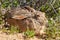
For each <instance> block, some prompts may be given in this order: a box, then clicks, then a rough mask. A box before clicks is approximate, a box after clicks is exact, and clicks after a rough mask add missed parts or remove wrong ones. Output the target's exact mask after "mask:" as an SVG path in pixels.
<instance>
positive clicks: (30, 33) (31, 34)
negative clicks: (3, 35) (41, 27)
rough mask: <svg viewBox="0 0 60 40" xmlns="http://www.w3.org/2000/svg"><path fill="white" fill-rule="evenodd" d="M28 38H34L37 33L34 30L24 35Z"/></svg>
mask: <svg viewBox="0 0 60 40" xmlns="http://www.w3.org/2000/svg"><path fill="white" fill-rule="evenodd" d="M24 34H25V35H26V36H27V37H34V35H35V33H34V31H33V30H27V31H26V32H25V33H24Z"/></svg>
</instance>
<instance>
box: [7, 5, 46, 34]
mask: <svg viewBox="0 0 60 40" xmlns="http://www.w3.org/2000/svg"><path fill="white" fill-rule="evenodd" d="M8 13H10V14H11V15H12V17H11V18H7V22H8V23H9V24H10V25H16V26H18V27H19V28H20V30H21V31H22V32H24V31H26V30H27V27H28V28H29V29H30V30H34V31H35V33H36V34H42V33H44V29H45V28H46V27H45V25H46V23H47V19H46V17H45V13H43V12H40V11H36V10H35V9H33V8H31V7H29V6H26V7H25V8H24V9H21V8H16V9H14V10H11V11H9V12H8Z"/></svg>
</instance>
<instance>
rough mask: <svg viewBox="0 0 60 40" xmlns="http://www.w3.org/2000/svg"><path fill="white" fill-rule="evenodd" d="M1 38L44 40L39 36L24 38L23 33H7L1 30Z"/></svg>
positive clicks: (7, 39) (10, 39)
mask: <svg viewBox="0 0 60 40" xmlns="http://www.w3.org/2000/svg"><path fill="white" fill-rule="evenodd" d="M0 40H42V39H38V38H37V37H33V38H24V34H23V33H17V34H6V33H2V32H1V31H0Z"/></svg>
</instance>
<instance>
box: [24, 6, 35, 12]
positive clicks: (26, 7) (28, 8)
mask: <svg viewBox="0 0 60 40" xmlns="http://www.w3.org/2000/svg"><path fill="white" fill-rule="evenodd" d="M24 8H25V9H27V10H28V11H31V12H35V9H33V8H31V7H30V6H25V7H24Z"/></svg>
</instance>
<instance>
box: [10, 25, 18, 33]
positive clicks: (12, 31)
mask: <svg viewBox="0 0 60 40" xmlns="http://www.w3.org/2000/svg"><path fill="white" fill-rule="evenodd" d="M18 32H19V29H18V28H17V27H16V26H11V28H10V33H12V34H13V33H18Z"/></svg>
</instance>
